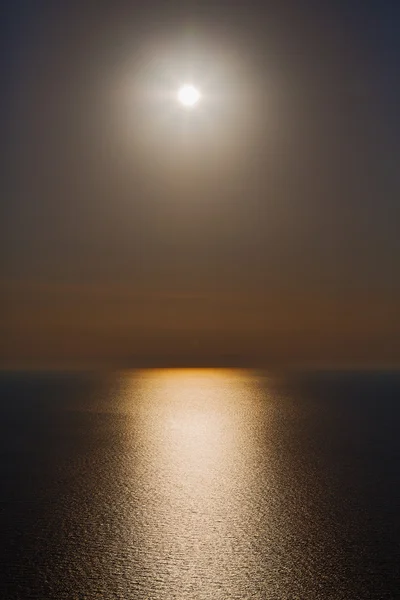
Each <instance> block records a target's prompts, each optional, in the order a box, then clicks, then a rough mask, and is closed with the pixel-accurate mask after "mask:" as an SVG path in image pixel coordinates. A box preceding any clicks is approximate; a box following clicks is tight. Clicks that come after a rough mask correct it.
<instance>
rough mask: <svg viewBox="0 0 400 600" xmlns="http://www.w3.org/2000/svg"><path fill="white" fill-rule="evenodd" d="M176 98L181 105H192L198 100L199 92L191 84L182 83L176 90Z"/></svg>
mask: <svg viewBox="0 0 400 600" xmlns="http://www.w3.org/2000/svg"><path fill="white" fill-rule="evenodd" d="M178 100H179V102H180V103H181V104H183V106H194V105H195V104H197V102H198V101H199V100H200V92H199V91H198V90H197V89H196V88H195V87H194V86H193V85H183V86H182V87H181V88H180V89H179V91H178Z"/></svg>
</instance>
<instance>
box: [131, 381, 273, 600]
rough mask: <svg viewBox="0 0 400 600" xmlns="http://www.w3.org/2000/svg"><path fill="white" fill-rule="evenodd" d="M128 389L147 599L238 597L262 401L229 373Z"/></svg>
mask: <svg viewBox="0 0 400 600" xmlns="http://www.w3.org/2000/svg"><path fill="white" fill-rule="evenodd" d="M134 388H135V390H134V393H135V397H136V398H138V406H137V410H135V411H134V413H132V429H133V431H134V432H135V433H134V436H133V439H134V446H135V460H134V464H133V465H132V468H133V469H134V480H135V482H136V487H135V490H134V493H135V498H136V506H137V509H136V516H135V536H136V541H135V544H136V545H137V544H138V543H139V546H140V564H141V567H140V568H141V572H142V573H143V572H145V573H147V579H148V581H151V585H150V588H149V589H148V590H147V592H148V597H149V598H154V599H158V598H159V599H161V598H179V599H182V600H184V599H186V598H188V599H189V598H190V599H191V600H195V599H197V598H199V599H200V598H201V599H206V598H211V597H212V598H214V599H215V598H221V599H222V598H240V599H244V598H246V597H247V595H246V594H247V591H246V590H248V578H249V577H250V576H251V575H252V576H254V575H255V574H256V572H257V571H258V569H259V567H258V565H257V555H256V553H255V552H254V551H253V548H252V540H253V538H254V532H255V531H256V528H257V526H258V525H257V510H255V507H254V498H257V492H256V488H257V486H259V485H260V482H259V480H258V477H257V473H258V472H259V470H260V461H261V460H265V452H264V455H263V457H262V458H260V452H259V449H260V432H261V431H262V430H263V428H265V423H264V424H263V425H262V427H261V426H260V423H261V420H262V418H264V420H265V415H266V414H267V415H268V411H266V410H265V396H262V395H261V394H260V393H257V386H255V385H254V381H253V380H252V378H251V377H250V376H249V375H248V374H247V373H246V372H241V371H231V370H206V369H205V370H156V371H153V370H152V371H143V372H141V374H140V376H139V377H136V378H135V383H134ZM139 538H140V539H139Z"/></svg>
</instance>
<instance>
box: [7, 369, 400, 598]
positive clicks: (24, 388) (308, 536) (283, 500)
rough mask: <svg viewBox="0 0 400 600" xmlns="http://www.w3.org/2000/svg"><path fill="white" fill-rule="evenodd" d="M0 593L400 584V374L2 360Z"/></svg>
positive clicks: (174, 593) (329, 592) (263, 594)
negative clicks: (117, 367)
mask: <svg viewBox="0 0 400 600" xmlns="http://www.w3.org/2000/svg"><path fill="white" fill-rule="evenodd" d="M0 396H1V400H0V486H1V487H0V519H1V522H0V523H1V529H0V598H1V600H28V599H29V600H128V599H132V600H250V599H251V600H317V599H318V600H389V599H390V600H395V599H399V598H400V373H398V372H372V371H369V372H350V371H347V372H334V371H327V372H295V373H294V372H292V373H288V374H282V373H280V374H272V373H268V372H264V371H252V370H239V369H233V370H229V369H183V370H180V369H153V370H151V369H147V370H133V371H125V372H118V373H100V374H99V373H54V372H49V373H44V372H36V373H17V372H13V373H2V374H1V375H0Z"/></svg>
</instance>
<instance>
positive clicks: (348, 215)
mask: <svg viewBox="0 0 400 600" xmlns="http://www.w3.org/2000/svg"><path fill="white" fill-rule="evenodd" d="M2 25H3V29H4V30H5V35H4V36H3V40H4V43H5V49H4V52H3V58H2V73H3V81H4V82H5V83H6V85H5V90H6V93H5V95H4V96H3V99H2V101H1V102H2V123H3V128H4V131H5V135H4V136H3V152H4V151H5V157H6V188H5V192H4V193H3V194H2V200H1V215H2V219H1V232H0V233H1V239H2V248H3V251H2V257H3V260H2V273H1V281H0V289H1V299H2V310H1V315H0V327H1V330H2V340H3V343H2V350H1V355H0V363H1V364H3V365H12V366H18V365H21V366H24V365H32V366H33V365H46V364H51V365H55V366H57V365H63V364H70V365H86V364H102V365H103V364H104V365H107V364H110V365H114V364H115V365H123V366H130V365H132V366H134V365H135V364H138V363H140V362H149V363H151V362H158V363H162V364H163V363H165V364H166V363H169V362H174V361H175V362H177V363H180V362H184V360H186V361H187V362H193V363H196V362H198V363H210V364H214V363H218V362H224V361H227V362H230V361H234V360H236V362H238V363H240V362H243V363H246V364H253V363H254V364H256V363H260V364H262V363H265V364H287V363H289V364H304V363H316V364H344V365H349V366H351V365H353V364H357V365H358V364H365V365H373V364H379V365H385V364H387V365H389V364H399V363H400V318H399V314H400V200H399V199H400V168H399V164H400V111H399V106H400V77H399V73H400V41H399V36H398V32H399V28H400V5H399V3H398V2H396V1H393V2H390V1H389V0H382V1H380V2H378V1H377V0H376V1H369V2H368V1H366V0H363V1H359V2H358V1H355V0H354V1H350V0H347V1H346V2H345V1H343V2H340V1H338V2H334V1H331V2H326V3H325V2H321V1H318V2H317V1H307V0H306V1H305V2H298V1H297V0H296V1H295V0H293V1H289V0H280V1H279V2H278V1H276V2H267V1H264V2H261V1H260V2H251V1H250V2H240V3H239V2H233V1H229V2H228V1H226V2H222V1H214V2H199V3H194V2H188V3H186V4H185V3H182V2H161V0H158V1H152V0H150V1H146V2H143V3H140V2H127V1H126V2H123V1H120V0H114V1H112V2H111V1H109V2H99V1H97V2H89V0H88V1H86V2H81V1H79V2H78V1H75V0H70V1H69V2H61V1H60V2H58V1H55V0H54V1H50V0H48V1H45V0H41V1H40V0H39V1H37V2H35V3H32V2H28V1H26V2H24V1H19V2H13V3H10V8H9V10H8V14H7V15H6V17H5V18H4V19H3V23H2ZM189 76H190V78H191V79H192V80H193V83H195V84H197V85H199V87H200V88H201V90H202V92H203V95H204V100H203V102H202V104H201V106H199V109H198V110H197V109H196V111H192V112H191V113H190V114H188V113H187V112H186V113H185V112H184V111H182V110H181V109H180V108H179V107H178V106H177V105H176V103H175V100H174V98H173V97H171V95H173V94H175V91H176V88H177V86H178V85H179V82H184V79H185V78H187V77H189ZM235 356H236V358H234V357H235Z"/></svg>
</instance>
